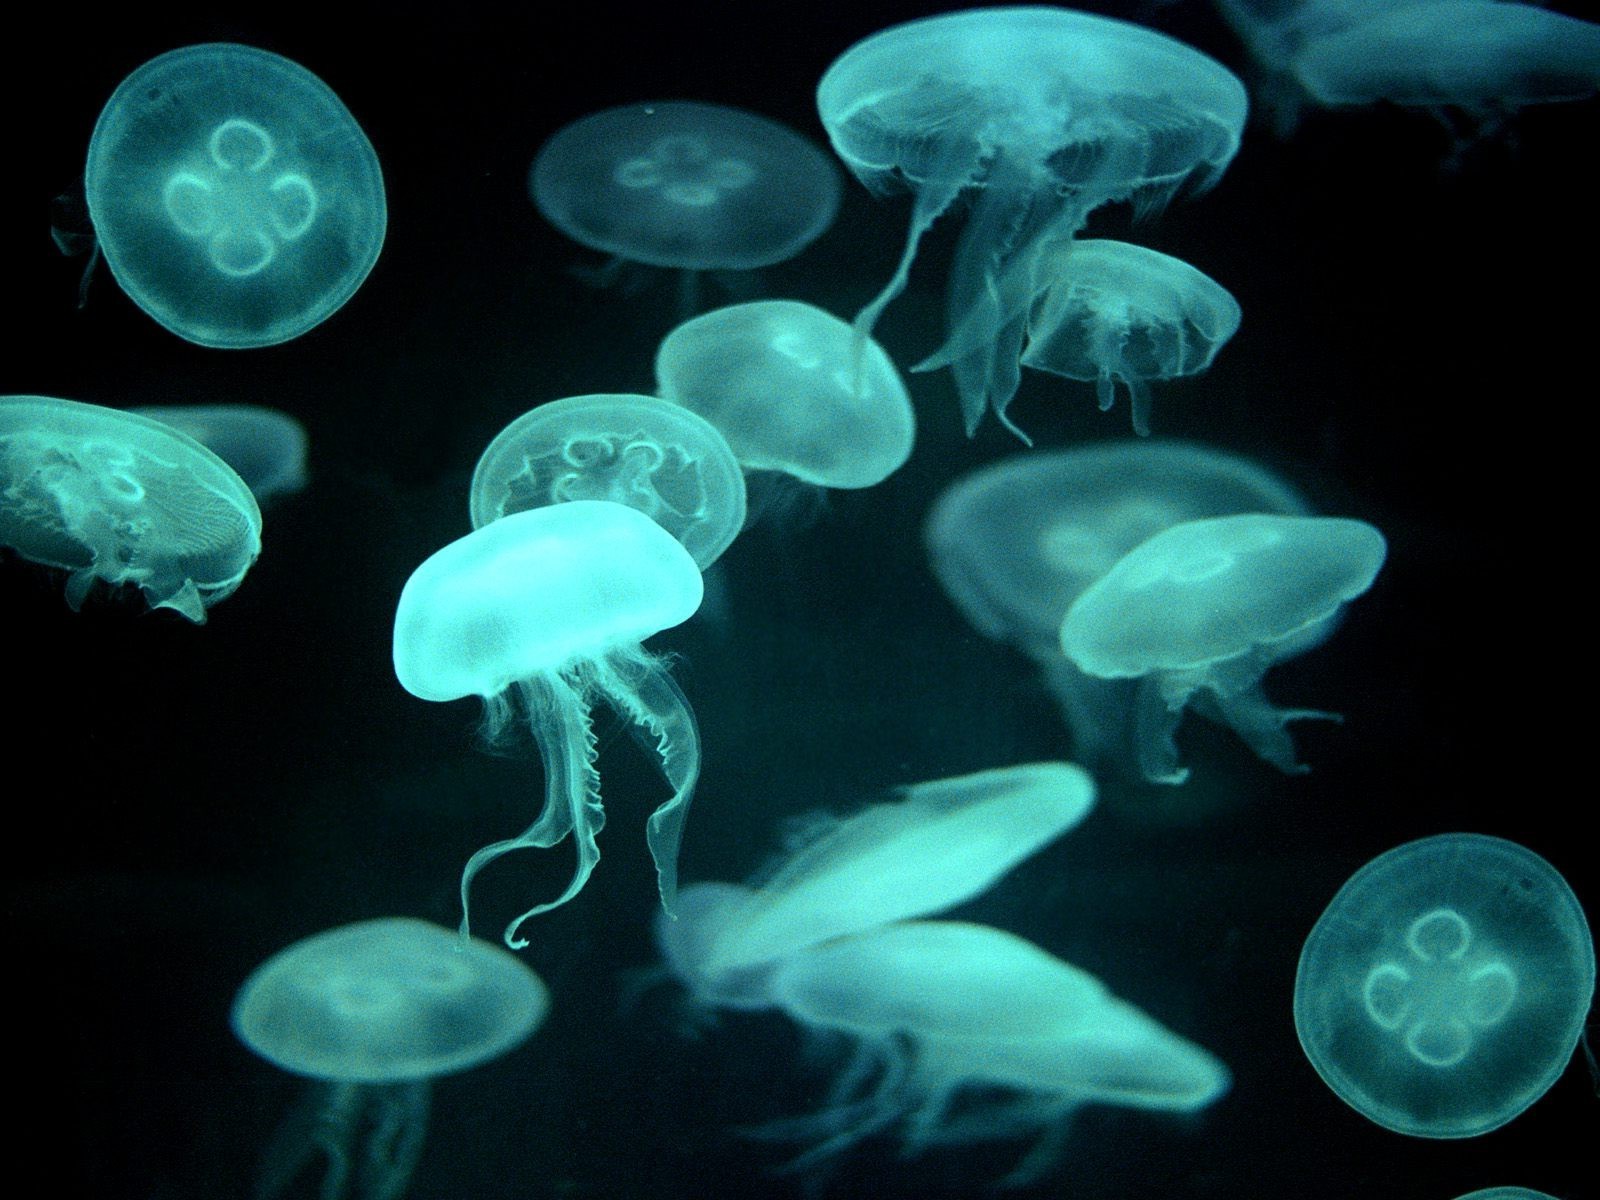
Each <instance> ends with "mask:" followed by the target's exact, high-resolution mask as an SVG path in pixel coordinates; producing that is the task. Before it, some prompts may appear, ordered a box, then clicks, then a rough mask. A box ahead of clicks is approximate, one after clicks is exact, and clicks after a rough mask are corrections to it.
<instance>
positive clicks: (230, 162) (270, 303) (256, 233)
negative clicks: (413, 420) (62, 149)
mask: <svg viewBox="0 0 1600 1200" xmlns="http://www.w3.org/2000/svg"><path fill="white" fill-rule="evenodd" d="M84 190H85V194H86V197H87V200H88V206H89V215H90V219H91V220H92V221H93V223H94V230H95V235H96V237H97V238H98V239H99V247H100V250H101V252H102V253H104V255H105V258H106V263H107V265H108V266H109V267H110V268H111V274H112V275H113V276H114V277H115V278H116V280H117V283H118V284H119V285H120V286H121V287H122V290H123V291H125V292H126V293H127V294H128V296H129V298H130V299H131V300H132V301H133V302H134V303H135V304H137V305H138V306H139V307H140V308H142V309H144V311H145V312H147V313H149V314H150V316H151V317H153V318H154V319H155V320H156V321H157V322H158V323H160V324H161V325H164V326H166V327H167V328H168V329H170V330H171V331H172V332H173V333H175V334H177V335H178V336H179V337H181V338H184V339H186V340H188V341H191V342H196V343H198V344H200V345H202V346H214V347H218V348H222V349H248V348H251V347H255V346H272V345H276V344H278V343H279V342H287V341H289V340H290V339H291V338H297V337H299V336H300V335H301V334H303V333H305V332H306V331H307V330H308V329H311V328H313V327H315V326H317V325H320V324H321V323H322V322H323V321H325V320H327V319H328V318H329V317H331V316H332V315H333V314H334V313H335V312H337V311H338V310H339V309H340V308H341V307H342V306H343V305H344V303H345V301H347V300H349V299H350V297H351V296H352V295H354V294H355V291H356V289H357V288H358V287H360V286H361V282H362V280H364V279H365V278H366V277H367V273H368V272H369V271H371V270H372V266H373V264H374V263H375V262H377V260H378V251H379V250H380V249H381V248H382V246H383V235H384V228H385V224H386V221H387V217H386V211H387V210H386V208H385V204H384V193H383V176H382V174H381V173H380V172H379V170H378V158H377V155H376V154H374V153H373V150H372V144H371V143H370V142H368V141H367V137H366V134H364V133H363V132H362V131H361V127H360V126H359V125H357V124H356V122H355V118H354V117H352V116H351V115H350V113H349V110H348V109H346V108H345V106H344V105H343V104H342V103H340V101H339V98H338V97H337V96H335V95H334V94H333V92H332V91H330V90H329V88H328V86H327V85H326V84H325V83H323V82H322V80H320V79H318V78H317V77H316V76H315V75H313V74H312V73H311V72H310V71H307V70H306V69H305V68H304V67H302V66H300V65H299V64H297V63H293V62H290V61H289V60H288V59H286V58H281V57H279V56H278V55H276V54H270V53H268V52H267V51H265V50H257V49H255V48H253V47H251V46H238V45H232V44H229V43H211V44H207V45H201V46H186V47H184V48H183V49H181V50H173V51H170V52H169V53H167V54H163V55H161V56H159V57H158V58H154V59H151V60H150V61H149V62H147V63H145V64H144V66H142V67H140V68H139V69H138V70H137V71H135V72H134V73H133V74H132V75H130V76H128V78H127V79H125V80H123V81H122V83H121V84H120V85H119V86H118V88H117V90H116V91H115V92H113V93H112V95H111V99H110V100H109V101H107V103H106V106H105V109H104V110H103V111H102V112H101V114H100V119H99V121H97V122H96V123H95V127H94V134H93V136H92V137H91V138H90V141H89V162H88V165H87V167H86V168H85V171H84Z"/></svg>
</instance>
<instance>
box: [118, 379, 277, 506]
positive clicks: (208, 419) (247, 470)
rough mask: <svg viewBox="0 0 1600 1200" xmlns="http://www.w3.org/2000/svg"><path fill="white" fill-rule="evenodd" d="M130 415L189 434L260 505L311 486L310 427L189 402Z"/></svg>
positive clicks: (242, 408) (248, 407) (252, 408)
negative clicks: (308, 460) (235, 475)
mask: <svg viewBox="0 0 1600 1200" xmlns="http://www.w3.org/2000/svg"><path fill="white" fill-rule="evenodd" d="M129 411H130V412H135V413H138V414H139V415H140V416H142V417H149V418H150V419H151V420H152V421H160V422H161V423H162V424H163V425H170V426H171V427H172V428H174V429H177V430H179V431H181V432H183V433H186V434H188V435H189V436H190V437H192V438H193V439H194V440H195V441H197V442H199V443H200V444H201V445H202V446H204V447H205V448H206V449H207V450H210V451H211V452H212V453H213V454H215V455H216V456H217V457H218V458H220V459H221V460H222V461H223V462H225V463H227V464H228V465H229V466H230V467H232V468H233V469H234V470H235V471H236V472H238V475H239V478H240V479H242V480H244V483H245V486H246V487H248V488H249V489H250V494H251V495H253V496H254V497H255V498H256V503H257V504H266V503H267V502H268V501H270V500H275V499H277V498H278V497H279V496H288V495H293V494H294V493H295V492H298V491H300V490H301V489H302V488H304V487H305V486H306V453H307V438H306V430H305V426H303V425H301V424H300V422H299V421H296V420H295V419H294V418H293V417H291V416H290V415H289V414H288V413H285V412H279V411H278V410H277V409H275V408H261V407H259V406H257V405H254V404H186V405H176V406H172V407H158V408H135V409H130V410H129Z"/></svg>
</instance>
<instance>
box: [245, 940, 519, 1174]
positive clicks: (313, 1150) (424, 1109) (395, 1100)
mask: <svg viewBox="0 0 1600 1200" xmlns="http://www.w3.org/2000/svg"><path fill="white" fill-rule="evenodd" d="M549 1007H550V994H549V992H548V991H547V990H546V988H545V986H544V983H543V982H542V981H541V980H540V979H539V977H538V976H537V975H535V974H534V973H533V971H531V970H530V969H529V968H528V967H527V966H525V965H524V964H523V963H522V962H521V961H519V960H518V959H516V958H515V957H513V956H512V955H510V954H507V953H506V952H505V951H504V950H501V949H499V948H498V947H496V946H491V945H489V944H487V943H485V942H480V941H477V940H476V939H473V940H470V941H469V940H466V939H463V938H461V937H458V936H457V935H455V934H453V933H450V932H449V931H447V930H444V929H440V928H439V927H438V926H437V925H431V924H429V923H428V922H426V921H417V920H412V919H410V918H406V917H389V918H385V919H381V920H376V921H360V922H357V923H355V924H353V925H341V926H339V927H338V928H337V929H330V930H328V931H327V932H325V933H319V934H316V935H315V936H313V937H308V938H305V939H303V940H302V941H298V942H296V943H294V944H293V945H292V946H289V947H288V948H286V949H284V950H280V951H279V952H278V953H277V954H275V955H273V956H272V957H271V958H269V959H268V960H267V961H266V962H264V963H263V964H261V966H259V967H257V968H256V969H255V971H253V972H252V973H251V975H250V977H249V978H248V979H246V980H245V982H244V985H243V986H242V987H241V988H240V989H239V994H238V996H237V997H236V998H235V999H234V1002H233V1030H234V1032H235V1033H236V1034H238V1036H239V1040H240V1041H242V1042H244V1044H245V1045H246V1046H248V1047H249V1048H250V1049H251V1050H253V1051H254V1052H255V1053H256V1054H258V1055H260V1056H261V1057H262V1058H264V1059H266V1060H267V1061H268V1062H270V1063H272V1064H273V1065H274V1066H277V1067H281V1068H282V1069H283V1070H285V1071H289V1072H292V1073H293V1074H296V1075H304V1076H308V1077H309V1078H310V1079H312V1080H313V1081H315V1082H314V1085H313V1086H312V1087H311V1088H310V1090H309V1091H308V1093H307V1096H306V1098H305V1100H304V1101H303V1102H302V1103H301V1105H300V1108H299V1110H298V1112H297V1113H295V1114H292V1115H291V1117H290V1118H289V1119H288V1120H287V1121H286V1122H285V1123H284V1125H283V1126H282V1127H281V1128H280V1129H279V1131H278V1135H277V1136H276V1137H275V1138H274V1139H273V1143H272V1145H271V1146H269V1148H268V1151H267V1154H266V1156H265V1159H264V1161H263V1163H262V1169H261V1177H260V1179H259V1181H258V1186H257V1188H256V1196H257V1197H258V1198H259V1200H271V1198H273V1197H276V1196H279V1195H283V1194H285V1193H286V1192H287V1191H288V1190H289V1188H290V1186H291V1185H292V1184H293V1183H294V1181H295V1180H296V1179H297V1178H298V1177H299V1175H300V1174H301V1172H302V1171H303V1170H304V1169H305V1168H306V1167H307V1166H308V1165H309V1164H310V1163H311V1162H312V1161H313V1160H314V1158H315V1156H316V1155H317V1153H318V1152H319V1151H320V1152H321V1153H322V1154H323V1155H325V1156H326V1158H327V1169H326V1173H325V1175H324V1176H323V1181H322V1189H321V1195H322V1197H323V1200H338V1198H339V1197H343V1196H345V1195H347V1194H353V1195H355V1196H357V1197H359V1198H360V1200H398V1197H399V1196H400V1195H401V1194H402V1193H404V1191H405V1189H406V1184H407V1182H408V1181H409V1180H410V1177H411V1172H412V1170H413V1169H414V1168H415V1166H416V1163H417V1159H418V1158H419V1157H420V1156H421V1154H422V1146H423V1142H424V1140H425V1139H426V1136H427V1126H428V1110H429V1107H430V1103H431V1090H432V1081H433V1080H434V1079H436V1078H438V1077H439V1076H441V1075H449V1074H452V1073H454V1072H457V1071H465V1070H467V1069H469V1068H471V1067H475V1066H478V1065H479V1064H480V1063H484V1062H488V1061H489V1060H490V1059H493V1058H499V1057H500V1056H501V1055H502V1054H506V1053H508V1052H509V1051H511V1050H514V1049H515V1048H516V1047H517V1046H519V1045H521V1044H522V1043H523V1042H524V1041H525V1040H527V1038H528V1037H529V1036H530V1035H531V1034H532V1033H533V1031H534V1030H536V1029H537V1028H538V1027H539V1026H540V1024H541V1023H543V1021H544V1017H545V1013H546V1012H547V1011H548V1009H549ZM352 1176H353V1177H352Z"/></svg>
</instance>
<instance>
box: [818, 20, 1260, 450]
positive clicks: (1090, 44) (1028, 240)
mask: <svg viewBox="0 0 1600 1200" xmlns="http://www.w3.org/2000/svg"><path fill="white" fill-rule="evenodd" d="M1246 109H1247V101H1246V99H1245V93H1244V86H1243V85H1242V84H1241V83H1240V82H1239V81H1238V80H1237V79H1236V78H1234V76H1233V75H1232V74H1231V73H1230V72H1229V71H1228V70H1227V69H1226V68H1224V67H1223V66H1222V65H1221V64H1220V63H1217V62H1215V61H1214V60H1212V59H1211V58H1208V57H1207V56H1206V55H1204V54H1201V53H1200V52H1199V51H1197V50H1193V49H1191V48H1190V47H1188V46H1185V45H1183V44H1182V43H1181V42H1177V41H1174V40H1173V39H1172V38H1169V37H1166V36H1164V35H1162V34H1159V33H1156V32H1155V31H1154V30H1150V29H1142V28H1140V27H1139V26H1136V25H1129V24H1126V23H1124V22H1121V21H1115V20H1111V19H1108V18H1105V17H1098V16H1091V15H1089V14H1087V13H1080V12H1072V11H1069V10H1067V9H1061V8H1044V7H1039V8H998V9H976V10H972V11H967V12H956V13H948V14H945V15H943V16H936V17H929V18H926V19H923V20H918V21H912V22H909V23H907V24H904V25H896V26H893V27H892V28H889V29H886V30H882V31H880V32H878V33H876V34H873V35H872V36H871V37H869V38H867V39H866V40H865V41H862V42H859V43H857V44H856V45H855V46H852V47H851V48H850V49H848V50H846V51H845V53H844V54H843V55H841V56H840V57H839V58H838V59H837V60H836V61H835V62H834V63H833V65H832V66H830V67H829V68H828V70H827V72H826V74H824V75H823V77H822V81H821V83H820V84H819V85H818V88H817V111H818V113H819V114H820V116H821V118H822V124H823V125H824V126H825V127H826V129H827V130H828V135H829V137H830V138H831V139H832V141H833V147H834V149H835V150H836V151H837V152H838V154H839V156H840V157H841V158H842V159H843V160H844V162H845V165H846V166H847V167H848V168H849V169H850V171H851V172H852V173H853V174H854V175H855V176H856V178H858V179H859V180H861V182H862V183H863V184H865V185H866V186H867V187H868V188H869V189H871V190H872V191H874V192H882V191H887V190H889V188H890V187H891V186H898V185H901V184H904V185H905V186H907V187H909V188H910V189H911V191H913V192H914V193H915V196H916V201H915V205H914V207H913V209H912V214H911V226H910V230H909V232H908V234H907V237H906V243H905V248H904V250H903V252H902V254H901V257H900V262H899V265H898V266H897V267H896V269H895V272H894V274H893V276H892V277H891V278H890V280H889V282H888V284H887V285H885V287H884V289H883V290H882V291H881V292H880V293H879V294H878V295H877V297H876V298H874V299H873V300H872V301H871V302H870V303H868V304H867V306H866V307H865V308H863V309H862V310H861V312H860V314H859V315H858V316H857V317H856V322H855V323H856V328H857V330H858V331H859V332H860V333H862V334H863V335H864V334H868V333H871V332H872V328H873V325H874V324H875V323H876V321H877V319H878V316H879V314H880V313H881V312H882V311H883V309H884V308H885V306H887V305H888V303H889V302H890V301H891V300H892V299H894V297H895V296H897V295H899V294H900V292H901V291H902V290H904V288H905V285H906V281H907V278H908V276H909V273H910V269H911V262H912V259H913V258H914V257H915V255H916V250H917V245H918V243H919V242H920V241H921V238H922V235H923V234H924V233H926V232H927V230H928V228H929V227H930V226H931V225H932V224H933V222H934V221H935V220H937V219H938V217H939V216H940V215H941V214H942V213H944V212H945V211H946V210H947V209H948V208H950V207H951V205H952V204H954V203H955V201H956V199H957V197H959V196H960V195H961V194H962V193H963V192H966V191H968V190H969V189H971V190H972V191H973V192H974V197H973V200H974V207H973V211H972V215H971V217H970V218H969V219H968V221H967V226H966V229H965V230H964V231H963V233H962V235H961V241H960V244H959V245H958V247H957V249H956V257H955V262H954V266H953V269H952V271H951V275H950V282H949V287H948V292H947V304H948V310H947V330H948V333H947V337H946V339H945V342H944V344H943V345H942V346H941V347H940V348H939V349H938V350H936V351H935V352H934V353H933V354H932V355H931V356H929V357H928V358H927V359H925V360H924V361H923V362H922V363H921V364H919V365H918V366H917V367H916V368H914V369H916V370H931V369H933V368H935V367H941V366H948V367H950V368H951V370H952V372H953V373H954V376H955V384H956V391H957V393H958V394H959V396H960V399H961V411H962V415H963V417H964V418H965V421H966V426H967V431H968V433H969V434H970V433H972V432H974V431H975V430H976V429H977V426H978V422H979V421H980V420H981V419H982V417H983V414H984V411H985V409H986V408H987V409H992V410H993V411H994V413H995V415H996V417H998V418H999V420H1000V421H1001V422H1002V423H1003V424H1005V425H1006V426H1007V427H1008V428H1010V429H1011V430H1012V431H1013V432H1015V433H1017V434H1018V435H1019V436H1020V435H1021V431H1020V430H1018V429H1017V428H1016V427H1015V426H1014V425H1012V424H1011V422H1010V421H1008V420H1007V418H1006V407H1007V405H1008V404H1009V403H1010V402H1011V397H1012V396H1013V395H1014V394H1015V392H1016V390H1017V381H1018V371H1019V366H1018V363H1019V360H1020V358H1021V356H1022V348H1023V338H1024V333H1025V326H1026V324H1027V321H1028V315H1029V311H1030V309H1031V308H1032V306H1033V304H1034V301H1035V299H1036V298H1037V297H1038V296H1039V294H1040V293H1041V292H1042V291H1044V290H1045V289H1046V287H1048V286H1049V285H1050V284H1051V283H1052V282H1053V280H1051V279H1050V278H1048V277H1047V271H1046V264H1048V263H1049V262H1051V261H1053V258H1054V251H1055V250H1057V249H1058V248H1059V247H1060V246H1062V245H1063V244H1064V243H1066V242H1067V241H1068V240H1069V239H1071V238H1072V237H1073V236H1074V235H1075V234H1077V232H1078V231H1079V229H1081V228H1082V226H1083V224H1084V222H1085V220H1086V219H1087V218H1088V215H1089V213H1090V212H1092V211H1093V210H1094V209H1096V208H1099V207H1100V206H1101V205H1103V204H1107V203H1111V202H1114V201H1119V200H1132V201H1133V202H1134V204H1135V206H1136V207H1137V208H1138V209H1139V210H1141V211H1153V210H1155V209H1159V208H1160V207H1162V206H1163V205H1164V204H1165V203H1166V202H1167V201H1168V200H1170V199H1171V198H1172V197H1173V196H1174V195H1176V194H1177V193H1178V192H1179V191H1180V190H1181V189H1183V188H1184V187H1185V186H1186V185H1187V186H1191V187H1192V188H1194V189H1195V190H1197V191H1198V190H1204V189H1205V188H1207V187H1209V186H1210V185H1212V184H1213V183H1215V182H1216V180H1217V179H1218V178H1219V177H1220V176H1221V174H1222V172H1223V170H1224V169H1225V168H1226V167H1227V165H1228V163H1229V162H1230V161H1231V160H1232V158H1233V155H1234V152H1235V151H1236V150H1237V149H1238V146H1239V135H1240V132H1241V131H1242V129H1243V126H1244V119H1245V113H1246Z"/></svg>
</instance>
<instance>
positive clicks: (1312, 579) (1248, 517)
mask: <svg viewBox="0 0 1600 1200" xmlns="http://www.w3.org/2000/svg"><path fill="white" fill-rule="evenodd" d="M1386 553H1387V547H1386V545H1385V543H1384V540H1383V535H1382V534H1381V533H1379V532H1378V531H1377V530H1376V529H1374V528H1373V527H1372V526H1371V525H1368V524H1367V523H1366V522H1364V521H1351V520H1346V519H1343V518H1339V517H1280V516H1270V515H1267V514H1263V513H1250V514H1245V515H1242V516H1232V517H1215V518H1211V519H1208V520H1201V521H1187V522H1185V523H1184V524H1182V525H1174V526H1172V527H1171V528H1169V529H1166V530H1163V531H1162V532H1161V533H1158V534H1156V535H1155V536H1154V537H1152V538H1150V539H1148V540H1147V541H1144V542H1142V543H1140V544H1139V545H1138V546H1137V547H1135V548H1134V549H1133V550H1131V551H1129V552H1128V553H1127V554H1126V555H1124V556H1123V557H1122V558H1121V559H1119V560H1118V561H1117V564H1116V565H1115V566H1114V567H1112V568H1111V570H1110V571H1108V572H1107V573H1106V574H1105V575H1103V576H1102V577H1101V578H1100V579H1099V580H1097V581H1096V582H1095V583H1094V584H1092V585H1091V586H1090V587H1089V588H1087V589H1086V590H1085V591H1084V592H1083V594H1082V595H1080V596H1079V597H1078V598H1077V599H1076V600H1075V601H1073V604H1072V607H1071V608H1069V609H1068V610H1067V615H1066V617H1065V619H1064V620H1063V621H1062V623H1061V648H1062V650H1063V651H1064V652H1065V654H1066V656H1067V657H1068V658H1069V659H1071V660H1072V662H1073V665H1075V666H1076V667H1077V668H1078V669H1079V670H1080V671H1083V672H1084V673H1085V674H1087V675H1092V676H1094V677H1096V678H1097V679H1137V680H1139V691H1138V696H1137V698H1136V700H1135V713H1134V722H1135V737H1136V739H1137V746H1138V749H1137V755H1138V760H1139V767H1140V770H1141V771H1142V772H1143V774H1144V777H1145V778H1146V779H1148V780H1149V781H1150V782H1152V783H1174V784H1176V783H1182V782H1183V781H1184V780H1185V779H1187V778H1188V776H1189V772H1188V769H1187V768H1185V767H1183V766H1182V765H1180V763H1179V761H1178V749H1177V746H1176V744H1175V742H1174V740H1173V735H1174V734H1175V733H1176V731H1177V727H1178V722H1179V720H1180V719H1181V718H1182V715H1183V712H1184V710H1185V708H1187V707H1188V706H1189V705H1190V704H1195V705H1197V706H1198V707H1199V709H1200V711H1201V712H1202V713H1204V714H1205V715H1206V716H1209V717H1212V718H1213V719H1216V720H1219V721H1221V722H1223V723H1224V724H1226V725H1227V726H1228V727H1229V728H1230V729H1232V730H1233V731H1234V732H1235V733H1237V734H1238V735H1239V736H1240V737H1241V738H1243V739H1244V741H1245V743H1246V744H1247V745H1248V746H1249V747H1250V748H1251V749H1252V750H1253V751H1255V753H1256V754H1257V755H1259V756H1260V757H1261V758H1263V759H1265V760H1266V761H1267V762H1269V763H1271V764H1272V765H1273V766H1275V767H1277V768H1278V769H1279V770H1281V771H1286V772H1290V773H1299V772H1301V771H1304V770H1305V769H1306V768H1304V767H1303V766H1301V765H1300V763H1299V762H1298V761H1297V760H1296V758H1295V752H1294V742H1293V740H1292V739H1291V738H1290V737H1289V733H1288V730H1287V729H1286V728H1285V727H1286V726H1287V724H1288V723H1289V722H1290V721H1294V720H1301V719H1304V718H1308V717H1324V718H1326V717H1330V716H1331V714H1328V713H1320V712H1316V711H1313V710H1308V709H1279V708H1275V707H1273V705H1272V704H1271V702H1270V701H1268V700H1267V698H1266V695H1265V694H1264V693H1263V692H1262V690H1261V678H1262V676H1263V675H1265V674H1266V672H1267V670H1268V668H1270V667H1271V666H1272V664H1273V663H1275V662H1278V661H1280V660H1282V659H1285V658H1289V657H1292V656H1293V655H1295V654H1299V653H1301V652H1302V651H1304V650H1306V649H1308V648H1309V646H1311V645H1315V644H1317V643H1320V642H1321V641H1322V640H1323V638H1325V637H1326V622H1327V621H1328V619H1329V618H1330V617H1332V616H1334V615H1335V614H1336V613H1337V612H1338V611H1339V609H1340V608H1341V607H1342V606H1343V605H1344V604H1346V603H1348V602H1349V601H1351V600H1353V599H1355V598H1356V597H1357V596H1359V595H1361V594H1362V593H1363V592H1365V591H1366V590H1367V589H1368V588H1369V587H1371V586H1372V581H1373V579H1375V578H1376V577H1377V574H1378V570H1379V568H1380V567H1382V566H1383V560H1384V556H1385V554H1386Z"/></svg>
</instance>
